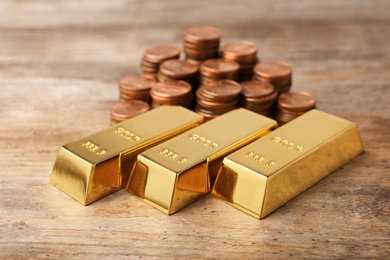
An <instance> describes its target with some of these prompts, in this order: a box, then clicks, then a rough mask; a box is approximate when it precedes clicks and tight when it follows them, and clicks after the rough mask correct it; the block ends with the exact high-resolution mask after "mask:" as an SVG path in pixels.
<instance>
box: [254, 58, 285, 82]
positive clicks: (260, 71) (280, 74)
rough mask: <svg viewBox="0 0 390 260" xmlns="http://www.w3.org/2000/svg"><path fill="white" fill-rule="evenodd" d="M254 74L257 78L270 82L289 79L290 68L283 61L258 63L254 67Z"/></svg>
mask: <svg viewBox="0 0 390 260" xmlns="http://www.w3.org/2000/svg"><path fill="white" fill-rule="evenodd" d="M253 70H254V73H255V74H257V75H258V76H260V77H262V78H266V79H271V80H278V79H286V78H291V74H292V69H291V66H290V65H289V64H288V63H286V62H283V61H272V62H262V63H258V64H257V65H256V66H255V67H254V69H253Z"/></svg>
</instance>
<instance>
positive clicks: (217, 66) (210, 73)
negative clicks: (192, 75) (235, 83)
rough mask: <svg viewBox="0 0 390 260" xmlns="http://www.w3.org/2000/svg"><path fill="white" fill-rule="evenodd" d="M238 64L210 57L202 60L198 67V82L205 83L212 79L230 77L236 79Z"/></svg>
mask: <svg viewBox="0 0 390 260" xmlns="http://www.w3.org/2000/svg"><path fill="white" fill-rule="evenodd" d="M239 68H240V65H239V64H238V63H237V62H235V61H227V60H223V59H210V60H206V61H204V62H202V64H201V65H200V68H199V72H200V83H201V84H207V83H210V82H213V81H218V80H224V79H230V80H237V77H238V70H239Z"/></svg>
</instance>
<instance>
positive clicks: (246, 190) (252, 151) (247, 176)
mask: <svg viewBox="0 0 390 260" xmlns="http://www.w3.org/2000/svg"><path fill="white" fill-rule="evenodd" d="M362 151H363V145H362V142H361V139H360V135H359V131H358V129H357V126H356V124H354V123H352V122H350V121H347V120H344V119H341V118H338V117H336V116H333V115H330V114H327V113H324V112H320V111H318V110H311V111H309V112H307V113H305V114H304V115H302V116H300V117H298V118H297V119H295V120H293V121H291V122H289V123H288V124H286V125H284V126H282V127H280V128H278V129H277V130H275V131H273V132H271V133H269V134H267V135H265V136H264V137H262V138H260V139H259V140H257V141H255V142H253V143H251V144H249V145H247V146H245V147H243V148H241V149H240V150H238V151H236V152H234V153H232V154H230V155H229V156H227V157H226V158H225V159H224V160H223V167H222V168H221V170H220V171H219V174H218V177H217V180H216V182H215V185H214V187H213V190H212V194H213V195H214V196H216V197H218V198H221V199H223V200H225V201H226V202H228V203H230V204H231V205H233V206H235V207H237V208H239V209H241V210H243V211H245V212H246V213H248V214H251V215H252V216H255V217H257V218H263V217H265V216H266V215H268V214H269V213H271V212H272V211H274V210H275V209H277V208H278V207H280V206H281V205H283V204H284V203H286V202H287V201H288V200H290V199H292V198H293V197H295V196H296V195H298V194H299V193H301V192H303V191H304V190H306V189H307V188H309V187H310V186H312V185H313V184H314V183H316V182H318V181H319V180H320V179H322V178H323V177H325V176H326V175H328V174H330V173H331V172H332V171H334V170H335V169H337V168H338V167H340V166H341V165H342V164H344V163H346V162H347V161H349V160H350V159H352V158H353V157H355V156H357V155H358V154H359V153H361V152H362Z"/></svg>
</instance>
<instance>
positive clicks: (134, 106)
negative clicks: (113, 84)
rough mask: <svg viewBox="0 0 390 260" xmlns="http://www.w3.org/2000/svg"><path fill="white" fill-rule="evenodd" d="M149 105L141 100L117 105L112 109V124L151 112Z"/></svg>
mask: <svg viewBox="0 0 390 260" xmlns="http://www.w3.org/2000/svg"><path fill="white" fill-rule="evenodd" d="M149 108H150V107H149V104H148V103H146V102H143V101H141V100H131V101H129V102H127V103H116V104H114V105H113V106H112V107H111V109H110V115H111V122H113V123H114V122H116V123H119V122H122V121H124V120H126V119H129V118H132V117H134V116H137V115H139V114H142V113H144V112H146V111H148V110H149Z"/></svg>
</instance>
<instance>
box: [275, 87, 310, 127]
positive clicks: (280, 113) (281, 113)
mask: <svg viewBox="0 0 390 260" xmlns="http://www.w3.org/2000/svg"><path fill="white" fill-rule="evenodd" d="M316 102H317V100H316V98H315V97H314V96H313V95H311V94H310V93H308V92H303V91H301V92H286V93H282V94H281V95H280V96H279V97H278V103H277V112H276V115H275V119H276V121H278V124H279V125H284V124H285V123H288V122H290V121H291V120H293V119H295V118H297V117H299V116H300V115H303V114H304V113H305V112H307V111H309V110H311V109H313V108H315V106H316Z"/></svg>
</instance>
